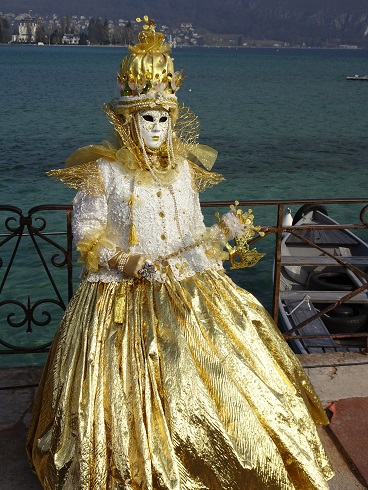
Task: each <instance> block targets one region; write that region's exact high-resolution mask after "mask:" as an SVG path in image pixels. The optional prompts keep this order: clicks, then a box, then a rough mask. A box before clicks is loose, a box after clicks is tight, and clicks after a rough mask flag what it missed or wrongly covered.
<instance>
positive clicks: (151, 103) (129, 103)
mask: <svg viewBox="0 0 368 490" xmlns="http://www.w3.org/2000/svg"><path fill="white" fill-rule="evenodd" d="M136 20H137V22H142V20H141V19H140V18H137V19H136ZM143 20H144V21H145V22H146V23H145V24H144V25H143V30H142V31H141V32H140V33H139V34H138V39H139V43H138V44H136V45H135V46H129V51H130V53H129V54H128V55H127V56H126V57H125V58H124V59H123V60H122V62H121V65H120V71H119V73H118V75H117V76H118V83H119V86H120V99H119V102H118V107H117V112H118V113H119V114H125V115H128V114H130V113H132V112H134V111H136V110H141V109H145V108H155V107H163V108H165V109H167V110H173V111H174V112H177V107H178V102H177V98H176V95H175V93H176V91H177V90H178V89H179V87H180V85H181V84H182V82H183V71H180V72H175V71H174V63H173V60H172V58H171V57H170V53H171V48H170V46H169V45H168V44H167V43H166V42H165V39H164V34H163V33H161V32H156V25H155V22H154V20H153V19H149V18H148V16H147V15H145V16H144V17H143Z"/></svg>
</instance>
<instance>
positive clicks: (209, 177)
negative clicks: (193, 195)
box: [188, 162, 225, 192]
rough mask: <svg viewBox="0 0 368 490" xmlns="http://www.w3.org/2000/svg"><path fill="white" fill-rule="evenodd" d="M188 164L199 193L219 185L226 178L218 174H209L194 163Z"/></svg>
mask: <svg viewBox="0 0 368 490" xmlns="http://www.w3.org/2000/svg"><path fill="white" fill-rule="evenodd" d="M188 163H189V168H190V172H191V175H192V181H193V182H194V184H195V187H196V189H197V191H198V192H203V191H205V190H206V189H208V188H210V187H212V186H214V185H217V184H219V183H220V182H222V181H223V180H225V178H224V176H223V175H221V174H217V173H216V172H209V171H208V170H205V169H204V168H201V167H198V165H196V164H195V163H193V162H188Z"/></svg>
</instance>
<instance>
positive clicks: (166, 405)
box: [27, 272, 333, 490]
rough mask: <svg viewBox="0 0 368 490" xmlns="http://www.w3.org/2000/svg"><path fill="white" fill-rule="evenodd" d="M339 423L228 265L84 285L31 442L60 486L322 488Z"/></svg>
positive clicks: (41, 469)
mask: <svg viewBox="0 0 368 490" xmlns="http://www.w3.org/2000/svg"><path fill="white" fill-rule="evenodd" d="M118 296H119V297H120V299H122V300H123V310H121V309H120V312H119V314H120V319H119V323H118V322H116V321H114V319H116V308H115V304H116V298H117V297H118ZM123 296H124V297H123ZM122 311H123V313H122ZM327 422H328V421H327V419H326V416H325V413H324V411H323V409H322V407H321V406H320V403H319V401H318V399H317V397H316V395H315V393H314V391H313V388H312V387H311V385H310V383H309V381H308V378H307V377H306V375H305V373H304V372H303V370H302V368H301V366H300V364H299V362H298V360H297V359H296V357H295V356H294V355H293V353H292V352H291V351H290V349H289V347H288V346H287V344H286V343H285V342H284V340H283V339H282V336H281V335H280V333H279V332H278V330H277V328H276V327H275V326H274V324H273V322H272V319H271V318H270V317H269V315H268V313H267V312H266V311H265V310H264V308H263V307H262V306H261V305H260V304H259V303H258V301H257V300H256V299H255V298H254V297H253V296H252V295H251V294H250V293H248V292H246V291H244V290H243V289H241V288H234V287H233V286H231V285H230V284H228V283H227V281H226V280H225V279H223V278H222V277H220V276H219V275H218V274H217V273H215V272H205V273H202V274H197V275H196V276H194V277H190V278H187V279H186V280H184V281H181V282H178V281H175V280H174V279H168V281H167V282H166V283H165V284H161V283H149V282H148V281H146V280H141V281H136V282H135V283H134V284H133V285H130V286H128V287H127V288H125V289H124V288H123V289H121V285H120V284H118V283H106V284H98V283H88V282H82V284H81V285H80V287H79V289H78V290H77V292H76V293H75V295H74V297H73V299H72V301H71V302H70V304H69V306H68V309H67V311H66V313H65V315H64V318H63V320H62V322H61V325H60V328H59V330H58V333H57V335H56V337H55V340H54V342H53V345H52V349H51V352H50V354H49V357H48V361H47V364H46V367H45V370H44V374H43V377H42V380H41V384H40V388H39V391H38V396H37V399H36V402H35V407H34V412H33V418H32V423H31V427H30V431H29V438H28V444H27V449H28V455H29V458H30V461H31V464H32V466H33V467H34V469H35V470H36V472H37V474H38V477H39V479H40V481H41V483H42V485H43V487H44V488H45V489H50V490H51V489H52V490H55V489H63V490H69V489H70V490H80V489H82V490H84V489H85V490H87V489H88V490H91V489H95V490H103V489H111V490H115V489H127V490H133V489H134V490H136V489H141V490H148V489H155V490H179V489H180V490H197V489H198V490H199V489H201V490H205V489H206V490H226V489H228V490H230V489H231V490H238V489H247V490H253V489H257V490H264V489H282V490H286V489H288V490H290V489H300V490H308V489H318V490H323V489H328V485H327V484H326V480H328V479H329V478H331V476H332V475H333V472H332V470H331V467H330V464H329V462H328V460H327V458H326V455H325V452H324V450H323V448H322V446H321V443H320V440H319V438H318V435H317V432H316V428H315V424H326V423H327Z"/></svg>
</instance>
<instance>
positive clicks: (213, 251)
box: [192, 190, 224, 270]
mask: <svg viewBox="0 0 368 490" xmlns="http://www.w3.org/2000/svg"><path fill="white" fill-rule="evenodd" d="M192 223H193V226H194V229H195V236H197V237H200V236H201V237H203V238H204V243H203V245H202V246H203V249H204V252H205V254H206V257H207V259H208V260H209V261H210V263H211V264H212V267H213V269H215V270H224V266H223V245H222V244H221V243H220V242H217V241H216V242H214V241H213V234H212V233H211V232H210V230H209V228H207V227H206V225H205V223H204V216H203V213H202V208H201V204H200V200H199V193H198V192H197V191H196V190H194V191H193V199H192Z"/></svg>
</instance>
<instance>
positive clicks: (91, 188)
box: [46, 162, 105, 196]
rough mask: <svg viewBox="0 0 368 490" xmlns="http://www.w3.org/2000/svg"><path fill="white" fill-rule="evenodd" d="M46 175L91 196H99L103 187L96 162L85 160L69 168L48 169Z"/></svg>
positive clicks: (102, 191)
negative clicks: (85, 161)
mask: <svg viewBox="0 0 368 490" xmlns="http://www.w3.org/2000/svg"><path fill="white" fill-rule="evenodd" d="M46 175H48V176H49V177H52V178H53V179H56V180H60V181H61V182H63V184H66V185H67V186H69V187H71V188H72V189H77V190H79V191H83V192H85V193H86V194H89V195H91V196H101V195H102V194H103V193H104V191H105V189H104V183H103V180H102V177H101V174H100V171H99V168H98V165H97V163H96V162H87V163H82V164H79V165H75V166H73V167H69V168H63V169H57V170H50V171H49V172H46Z"/></svg>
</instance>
